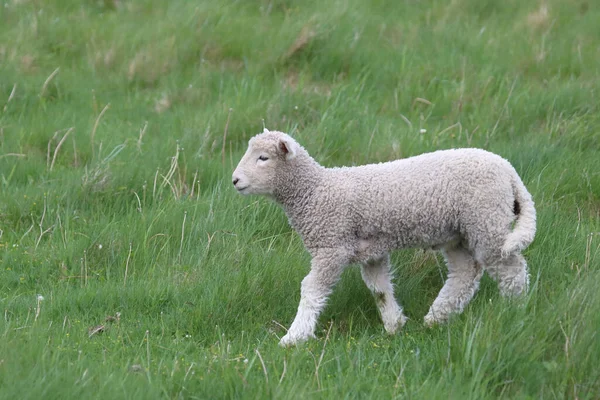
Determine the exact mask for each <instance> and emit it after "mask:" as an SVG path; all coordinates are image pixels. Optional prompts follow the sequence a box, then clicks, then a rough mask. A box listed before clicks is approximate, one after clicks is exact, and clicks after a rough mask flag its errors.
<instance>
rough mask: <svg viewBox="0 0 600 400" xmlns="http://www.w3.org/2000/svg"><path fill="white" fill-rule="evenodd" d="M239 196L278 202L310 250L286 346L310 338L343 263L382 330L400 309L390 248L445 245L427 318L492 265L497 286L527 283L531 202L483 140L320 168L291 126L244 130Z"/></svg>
mask: <svg viewBox="0 0 600 400" xmlns="http://www.w3.org/2000/svg"><path fill="white" fill-rule="evenodd" d="M233 185H234V186H235V188H236V189H237V191H238V192H239V193H241V194H243V195H250V194H258V195H265V196H267V197H270V198H272V199H274V200H275V201H276V202H277V203H279V204H280V205H281V206H282V207H283V209H284V210H285V213H286V214H287V216H288V219H289V222H290V224H291V226H292V227H293V228H294V229H295V230H296V231H297V232H298V234H299V235H300V236H301V237H302V240H303V242H304V245H305V247H306V249H307V250H308V252H309V253H310V255H311V257H312V260H311V269H310V273H309V274H308V275H307V276H306V277H305V278H304V279H303V281H302V285H301V300H300V304H299V306H298V311H297V314H296V318H295V319H294V321H293V323H292V325H291V327H290V329H289V330H288V332H287V334H286V335H285V336H283V338H282V339H281V341H280V345H282V346H284V347H285V346H290V345H294V344H298V343H301V342H303V341H305V340H307V339H309V338H311V337H314V331H315V327H316V324H317V318H318V316H319V313H320V312H321V311H322V310H323V308H324V306H325V303H326V301H327V297H328V296H329V294H330V293H331V292H332V290H333V286H334V285H335V283H336V282H337V281H338V279H339V278H340V275H341V273H342V271H343V270H344V268H345V267H346V266H347V265H349V264H360V265H361V274H362V278H363V280H364V282H365V284H366V285H367V287H368V288H369V289H370V290H371V291H372V293H373V294H374V297H375V299H376V303H377V307H378V309H379V312H380V314H381V318H382V320H383V324H384V327H385V330H386V331H387V332H388V333H390V334H394V333H395V332H396V331H397V330H398V329H399V328H401V327H402V326H403V325H404V324H405V322H406V317H405V316H404V314H403V312H402V308H401V307H400V305H399V304H398V303H397V301H396V299H395V297H394V288H393V285H392V273H391V267H390V257H389V253H390V251H392V250H395V249H402V248H415V247H416V248H428V249H435V250H441V252H442V254H443V256H444V258H445V260H446V263H447V266H448V278H447V280H446V282H445V283H444V285H443V287H442V289H441V291H440V293H439V295H438V296H437V298H436V299H435V301H434V302H433V304H432V305H431V308H430V309H429V312H428V313H427V315H426V316H425V318H424V322H425V324H426V325H427V326H431V325H433V324H436V323H442V322H444V321H446V320H447V319H448V317H449V316H450V315H451V314H453V313H460V312H462V310H463V309H464V308H465V306H466V305H467V304H468V303H469V301H470V300H471V298H472V297H473V295H474V294H475V292H476V291H477V289H478V287H479V280H480V278H481V276H482V274H483V272H484V271H487V272H488V273H489V274H490V275H491V276H492V277H493V278H494V279H495V280H496V281H497V282H498V285H499V289H500V293H501V294H502V295H504V296H509V297H512V296H518V295H521V294H522V293H524V292H525V291H526V290H527V287H528V281H529V278H528V276H529V275H528V272H527V264H526V262H525V259H524V258H523V256H522V255H521V251H522V250H523V249H525V248H526V247H527V246H528V245H529V244H530V243H531V242H532V241H533V239H534V236H535V230H536V212H535V208H534V203H533V200H532V197H531V195H530V194H529V192H528V191H527V189H526V188H525V186H524V184H523V182H522V181H521V179H520V177H519V175H518V174H517V172H516V171H515V169H514V168H513V166H512V165H511V164H510V163H509V162H508V161H506V160H505V159H503V158H501V157H500V156H498V155H496V154H493V153H490V152H487V151H485V150H480V149H454V150H440V151H435V152H433V153H426V154H422V155H419V156H416V157H410V158H406V159H402V160H397V161H391V162H386V163H380V164H369V165H363V166H357V167H341V168H325V167H322V166H321V165H319V164H318V163H317V162H316V161H315V160H314V159H313V158H312V157H311V156H310V155H309V154H308V152H307V151H306V150H305V149H304V148H303V147H302V146H300V145H299V144H298V143H297V142H296V141H295V140H294V139H293V138H292V137H290V136H289V135H287V134H285V133H282V132H276V131H268V130H266V129H265V130H264V132H263V133H260V134H258V135H256V136H255V137H253V138H252V139H250V141H249V144H248V150H247V151H246V153H245V155H244V156H243V158H242V159H241V161H240V163H239V165H238V166H237V168H236V169H235V171H234V173H233Z"/></svg>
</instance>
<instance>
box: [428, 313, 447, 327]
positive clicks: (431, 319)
mask: <svg viewBox="0 0 600 400" xmlns="http://www.w3.org/2000/svg"><path fill="white" fill-rule="evenodd" d="M423 322H424V323H425V326H426V327H428V328H432V327H433V326H434V325H437V324H441V323H443V322H444V320H443V319H440V318H435V317H434V316H433V315H432V314H431V313H430V314H427V315H426V316H425V318H423Z"/></svg>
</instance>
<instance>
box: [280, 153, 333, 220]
mask: <svg viewBox="0 0 600 400" xmlns="http://www.w3.org/2000/svg"><path fill="white" fill-rule="evenodd" d="M306 161H307V162H303V163H302V164H300V165H297V166H294V168H293V169H291V170H290V173H288V174H283V176H282V181H281V182H279V184H278V190H277V192H276V193H275V199H276V200H277V202H278V203H280V204H281V205H282V206H283V208H284V209H285V211H286V213H287V214H288V216H289V217H290V218H292V219H296V218H295V217H297V215H299V214H301V213H302V210H303V209H304V207H305V206H306V205H307V204H308V203H309V202H310V199H311V198H312V196H313V195H314V192H315V190H316V189H317V187H318V186H319V184H320V182H321V180H322V178H323V175H324V173H325V168H324V167H322V166H320V165H319V164H318V163H317V162H316V161H314V160H312V159H310V160H306Z"/></svg>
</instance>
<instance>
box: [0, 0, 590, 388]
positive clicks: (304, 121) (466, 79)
mask: <svg viewBox="0 0 600 400" xmlns="http://www.w3.org/2000/svg"><path fill="white" fill-rule="evenodd" d="M598 21H600V7H599V4H598V3H597V2H595V1H592V0H547V1H541V2H540V1H521V0H504V1H495V0H430V1H408V0H407V1H383V0H375V1H369V2H367V1H359V0H332V1H315V0H308V1H304V2H294V1H290V0H271V1H268V0H263V1H259V0H254V1H230V0H228V1H198V2H191V1H183V0H173V1H162V2H159V1H153V2H151V1H119V0H104V1H92V0H87V1H82V2H71V1H66V0H48V1H39V0H5V1H4V2H2V4H0V271H1V272H0V306H1V311H2V315H1V316H0V317H1V318H0V321H1V322H0V335H1V340H0V398H2V399H17V398H19V399H66V398H82V399H83V398H85V399H92V398H101V399H117V398H140V399H153V398H203V399H207V398H242V397H243V398H257V399H264V398H277V399H285V398H337V399H341V398H361V399H363V398H380V399H386V398H405V397H406V398H417V399H448V398H450V399H466V398H472V399H487V398H497V397H501V398H548V399H553V398H573V399H575V398H577V399H598V398H600V336H599V334H598V331H599V330H600V291H599V290H598V284H599V282H600V25H599V24H598ZM263 120H264V123H265V124H266V126H267V127H268V128H270V129H277V130H282V131H286V132H290V133H291V134H292V135H294V136H295V137H296V138H297V139H298V140H299V141H300V142H301V143H303V144H304V146H305V147H306V148H307V149H308V150H309V151H310V152H311V153H312V154H313V155H314V156H315V158H316V159H317V160H318V161H320V162H321V163H322V164H324V165H326V166H334V165H352V164H360V163H366V162H379V161H384V160H390V159H395V158H402V157H408V156H411V155H415V154H419V153H422V152H426V151H432V150H436V149H442V148H451V147H467V146H474V147H482V148H485V149H488V150H491V151H493V152H496V153H498V154H500V155H502V156H503V157H505V158H507V159H508V160H510V161H511V162H512V163H513V165H514V166H515V168H516V169H517V170H518V172H519V174H520V175H521V176H522V178H523V180H524V182H525V184H526V185H527V187H528V188H529V190H530V191H531V193H532V194H533V196H534V199H535V201H536V206H537V210H538V234H537V237H536V240H535V242H534V243H533V244H532V245H531V246H530V247H529V249H528V250H527V251H526V252H525V255H526V257H527V259H528V263H529V266H530V271H531V275H532V276H531V277H532V287H531V290H530V292H529V294H528V295H527V298H526V299H525V300H524V301H523V302H522V304H515V303H512V302H510V301H506V300H504V299H502V298H501V297H500V296H499V294H498V290H497V288H496V286H495V284H494V283H493V282H492V281H491V279H489V278H488V277H484V279H483V281H482V287H481V289H480V292H479V293H478V295H477V296H476V298H475V299H474V301H473V302H472V303H471V304H470V305H469V306H468V307H467V309H466V310H465V312H464V313H463V314H462V315H460V316H456V317H454V318H453V319H452V320H451V321H450V323H449V324H447V325H444V326H439V327H435V328H432V329H426V328H425V327H424V326H423V324H422V318H423V316H424V315H425V313H426V312H427V309H428V307H429V305H430V304H431V302H432V301H433V299H434V298H435V296H436V294H437V292H438V291H439V289H440V288H441V286H442V277H441V274H442V275H443V274H445V268H443V263H442V259H441V258H440V257H439V256H437V255H436V254H433V253H429V252H424V251H420V250H407V251H402V252H396V253H394V255H393V258H392V259H393V263H394V265H395V266H396V278H395V284H396V292H397V298H398V299H399V301H400V302H401V303H402V304H403V306H404V308H405V313H406V314H407V316H408V317H409V318H410V320H409V322H408V324H407V325H406V327H405V328H404V329H403V330H402V332H401V333H399V334H398V335H397V336H395V337H388V336H386V335H385V334H384V330H383V325H382V323H381V322H380V320H379V316H378V315H377V310H376V307H375V302H374V300H373V299H372V297H371V295H370V293H369V291H368V289H367V288H366V287H364V284H363V283H362V280H361V279H360V273H359V271H358V270H357V269H349V270H348V271H347V272H345V273H344V276H343V279H342V281H341V282H340V284H339V285H338V286H337V287H336V290H335V292H334V295H333V296H332V298H331V299H330V302H329V304H328V307H327V308H326V311H325V313H324V314H323V315H322V316H321V318H320V322H319V325H318V333H317V337H318V339H317V340H313V341H310V342H308V343H307V344H305V345H302V346H299V347H297V348H292V349H281V348H279V347H278V345H277V342H278V338H279V337H281V336H282V335H283V334H285V328H284V327H287V326H289V324H290V323H291V321H292V319H293V317H294V315H295V311H296V308H297V305H298V300H299V297H300V281H301V280H302V278H303V277H304V275H305V274H306V273H307V272H308V268H309V256H308V255H307V254H306V252H305V251H304V249H303V246H302V242H301V241H300V239H299V237H298V236H297V235H296V234H295V233H294V232H293V231H292V230H291V229H290V228H289V226H288V225H287V220H286V217H285V215H284V213H283V212H282V211H281V210H280V209H279V208H278V207H277V206H276V205H275V204H272V203H270V202H269V201H267V200H265V199H259V198H246V197H242V196H239V195H237V194H236V193H235V190H234V189H233V187H232V185H231V173H232V171H233V168H234V167H235V165H236V163H237V161H238V160H239V158H240V157H241V155H242V154H243V152H244V151H245V148H246V143H247V139H249V138H250V137H251V136H253V135H254V134H256V133H258V132H259V131H262V127H263Z"/></svg>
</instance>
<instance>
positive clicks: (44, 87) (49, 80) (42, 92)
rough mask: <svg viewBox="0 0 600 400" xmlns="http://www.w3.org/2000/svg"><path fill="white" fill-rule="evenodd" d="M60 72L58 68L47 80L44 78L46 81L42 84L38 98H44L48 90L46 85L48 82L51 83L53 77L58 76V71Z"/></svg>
mask: <svg viewBox="0 0 600 400" xmlns="http://www.w3.org/2000/svg"><path fill="white" fill-rule="evenodd" d="M59 70H60V67H58V68H56V69H55V70H54V71H53V72H52V73H51V74H50V75H49V76H48V78H46V81H45V82H44V84H43V85H42V90H41V91H40V97H44V95H45V94H46V90H47V89H48V85H49V84H50V82H51V81H52V79H54V77H55V76H56V75H57V74H58V71H59Z"/></svg>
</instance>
